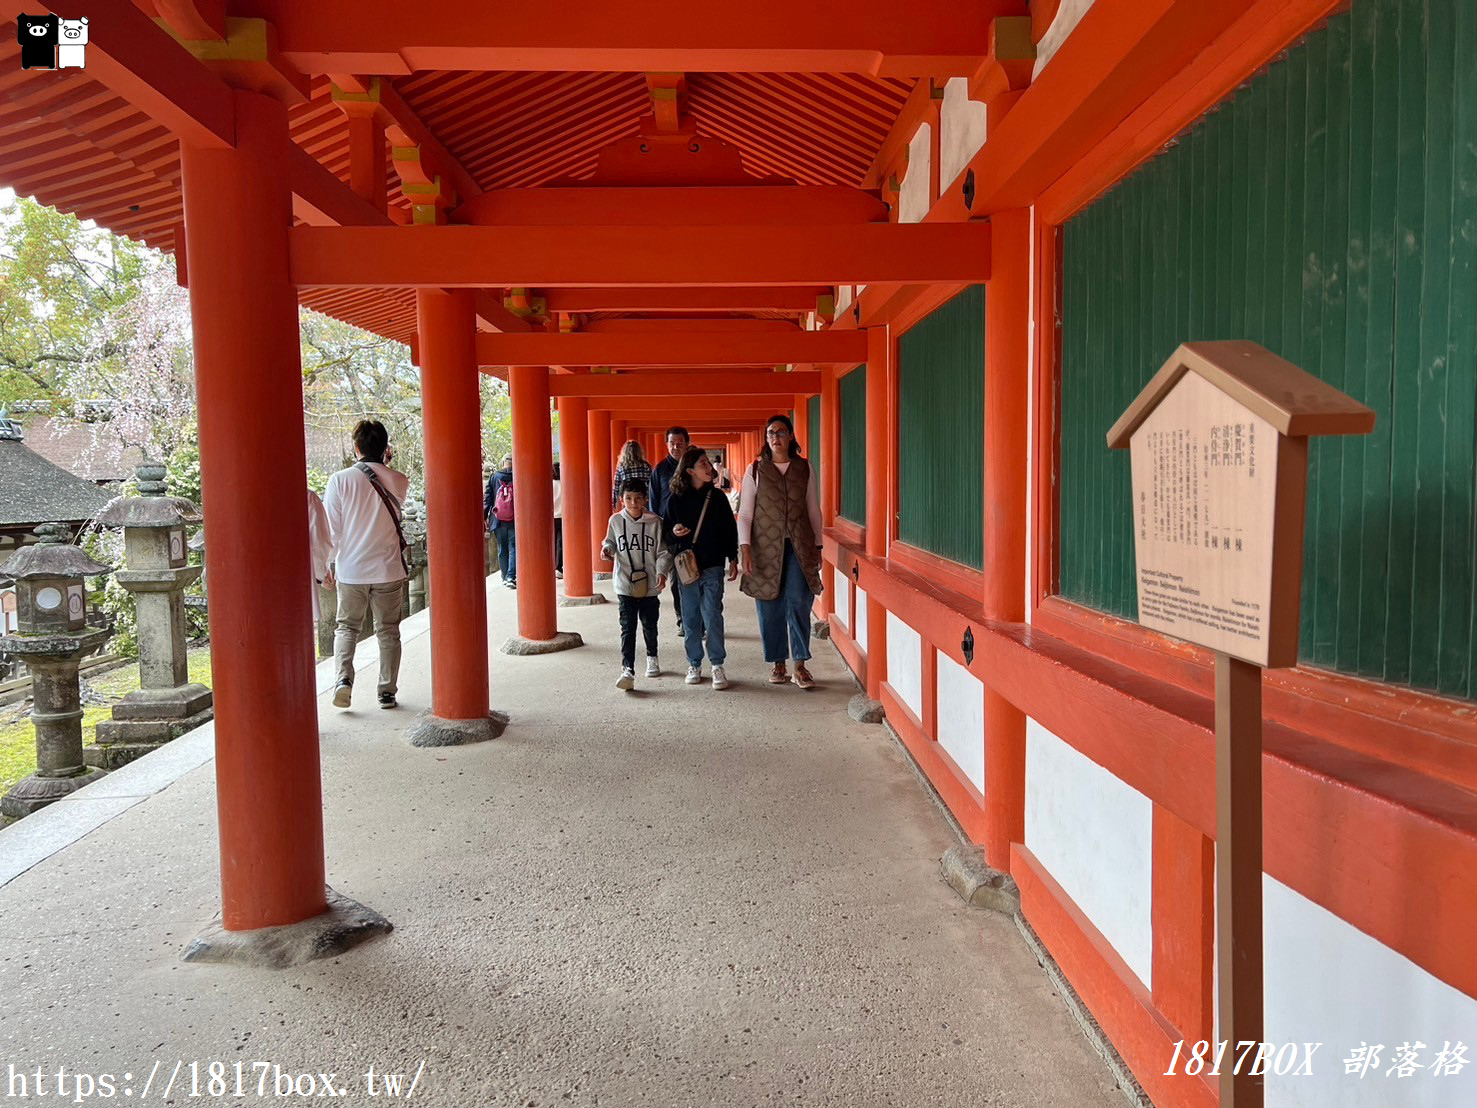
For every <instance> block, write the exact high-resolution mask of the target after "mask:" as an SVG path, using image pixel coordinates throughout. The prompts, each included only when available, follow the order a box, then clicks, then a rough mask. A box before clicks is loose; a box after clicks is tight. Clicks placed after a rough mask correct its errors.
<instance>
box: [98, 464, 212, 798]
mask: <svg viewBox="0 0 1477 1108" xmlns="http://www.w3.org/2000/svg"><path fill="white" fill-rule="evenodd" d="M136 472H137V474H138V478H139V492H140V493H141V494H142V495H140V496H119V497H116V498H114V499H113V500H112V501H111V502H109V504H108V506H107V507H105V508H104V509H103V510H102V513H101V514H100V515H99V516H98V522H99V523H101V524H102V525H103V526H105V527H114V528H122V530H123V544H124V552H125V557H126V560H127V568H125V569H122V570H119V571H118V583H119V584H120V585H122V586H123V587H124V588H125V589H127V590H128V591H129V592H130V593H132V594H133V598H134V603H135V605H136V611H137V619H138V669H139V686H140V687H139V689H138V691H136V692H131V693H129V694H128V695H127V696H125V697H124V698H123V699H122V700H121V701H119V702H118V703H117V704H115V705H114V706H113V718H112V719H111V720H104V721H103V722H102V723H99V724H98V727H97V747H96V753H95V754H94V753H93V752H92V751H89V756H90V757H93V758H95V759H96V761H97V762H98V764H100V765H102V766H104V767H106V768H108V769H117V768H118V767H119V766H121V765H124V764H126V763H128V762H131V761H133V759H135V758H137V757H139V756H140V755H142V754H147V753H148V752H149V751H150V750H153V749H155V748H156V747H159V746H161V745H163V744H164V743H167V742H169V740H171V739H174V738H178V737H179V736H180V735H182V734H184V733H185V732H186V731H189V730H191V729H192V728H195V727H198V726H199V725H200V724H202V723H204V722H205V721H206V720H208V719H210V718H211V716H212V714H213V712H214V709H213V707H212V703H211V693H210V690H209V689H208V688H206V687H205V686H204V685H201V684H198V683H192V682H191V681H190V679H189V659H188V655H187V653H186V647H187V643H186V633H185V595H184V594H185V589H186V588H187V587H188V586H189V585H191V584H192V583H193V582H194V581H195V580H196V579H197V578H198V577H199V576H200V573H201V567H200V566H192V565H190V564H189V544H188V534H187V530H188V528H190V527H192V526H194V525H195V524H198V523H199V522H200V510H199V509H198V508H196V507H195V505H194V504H192V503H190V501H188V500H185V499H184V498H182V497H178V496H168V495H166V493H167V491H168V490H167V488H166V486H165V484H164V467H163V466H162V465H155V464H145V465H141V466H139V467H138V469H137V471H136Z"/></svg>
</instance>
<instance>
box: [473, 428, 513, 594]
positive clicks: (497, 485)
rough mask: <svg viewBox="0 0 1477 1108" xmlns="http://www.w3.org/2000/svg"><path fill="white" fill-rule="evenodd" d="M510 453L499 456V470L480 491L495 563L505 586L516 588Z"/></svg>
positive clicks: (495, 471)
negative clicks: (494, 553)
mask: <svg viewBox="0 0 1477 1108" xmlns="http://www.w3.org/2000/svg"><path fill="white" fill-rule="evenodd" d="M513 509H514V503H513V455H511V454H504V455H503V465H502V468H501V469H497V470H494V471H493V473H492V476H491V477H489V478H488V479H487V489H486V491H485V492H484V493H483V494H482V514H483V517H484V518H485V519H486V520H487V526H488V528H489V529H491V531H492V533H493V535H494V536H495V537H496V538H497V564H498V568H499V569H500V570H501V571H502V575H503V585H504V586H505V587H506V588H510V589H516V588H517V587H518V532H517V528H516V526H515V523H514V511H513Z"/></svg>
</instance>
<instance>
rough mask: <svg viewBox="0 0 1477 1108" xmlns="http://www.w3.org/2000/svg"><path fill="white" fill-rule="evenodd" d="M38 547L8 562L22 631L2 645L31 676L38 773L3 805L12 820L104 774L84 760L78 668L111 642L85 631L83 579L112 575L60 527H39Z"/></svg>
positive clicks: (104, 633)
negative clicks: (97, 650) (105, 643)
mask: <svg viewBox="0 0 1477 1108" xmlns="http://www.w3.org/2000/svg"><path fill="white" fill-rule="evenodd" d="M36 534H37V535H38V536H39V537H40V540H41V541H40V542H39V543H37V544H36V545H34V546H24V547H22V548H21V549H20V550H18V551H16V553H15V554H13V555H12V556H11V558H10V560H9V561H8V562H6V563H5V565H4V567H0V568H3V572H4V573H5V574H6V576H8V577H10V578H12V579H14V581H15V592H16V619H17V630H16V631H15V632H14V633H13V634H10V635H6V636H5V637H4V638H3V639H0V644H3V645H4V648H5V652H6V653H8V654H10V655H12V656H13V657H15V658H18V659H19V660H20V661H22V662H24V663H25V664H26V667H27V668H28V669H29V670H30V671H31V688H32V706H31V720H32V722H33V723H34V725H35V728H36V772H35V773H33V774H31V776H29V777H27V778H24V779H23V780H21V781H19V782H18V783H17V784H16V785H15V787H14V788H12V789H11V790H10V791H9V792H8V793H6V794H5V796H4V798H3V799H0V814H3V815H5V816H7V817H9V818H11V819H20V818H21V817H22V816H28V815H30V814H31V813H32V812H34V811H36V810H37V809H40V808H44V807H46V806H47V805H48V804H51V803H53V802H55V801H58V800H60V799H61V798H62V797H64V796H66V795H68V794H69V793H74V792H76V791H77V790H78V789H80V788H82V786H84V785H87V784H90V783H91V782H93V781H95V780H96V779H97V778H99V777H101V776H103V774H104V773H105V772H106V771H105V770H102V769H96V768H93V767H90V766H88V765H86V764H85V763H84V762H83V760H82V698H81V689H80V687H79V685H78V678H77V663H78V662H80V661H81V660H82V657H83V656H84V655H86V654H90V653H92V651H94V650H96V649H98V647H100V646H102V645H103V643H104V642H106V641H107V638H108V632H107V631H104V630H102V629H101V628H97V627H89V626H87V594H86V591H85V590H84V588H83V583H82V579H83V578H84V577H95V576H97V575H99V574H103V573H109V572H111V571H112V567H111V566H105V565H101V564H99V563H98V562H95V561H93V560H92V559H91V558H90V557H88V555H87V553H86V552H85V551H84V550H82V549H81V548H80V547H76V546H72V545H71V544H70V543H69V542H68V541H67V540H68V538H69V536H70V531H69V529H68V528H67V527H66V526H65V525H64V524H60V523H43V524H42V525H41V526H40V527H38V528H36Z"/></svg>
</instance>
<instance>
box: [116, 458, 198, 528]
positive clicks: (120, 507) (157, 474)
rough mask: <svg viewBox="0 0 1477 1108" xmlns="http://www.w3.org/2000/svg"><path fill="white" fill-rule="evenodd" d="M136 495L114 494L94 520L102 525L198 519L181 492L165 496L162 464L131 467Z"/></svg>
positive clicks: (166, 524)
mask: <svg viewBox="0 0 1477 1108" xmlns="http://www.w3.org/2000/svg"><path fill="white" fill-rule="evenodd" d="M134 472H135V473H136V474H137V476H138V482H139V484H138V488H139V493H140V495H139V496H115V497H113V499H112V500H110V501H108V503H107V506H106V507H105V508H103V510H102V512H101V514H99V515H98V517H97V521H98V522H99V523H100V524H102V525H103V526H104V527H180V526H193V525H194V524H197V523H199V522H200V520H201V515H200V509H199V508H197V507H195V505H194V504H193V503H192V502H191V501H189V500H186V499H185V498H184V497H182V496H168V495H166V493H167V492H168V487H167V486H166V485H165V483H164V467H163V466H162V465H159V464H157V463H150V462H146V463H145V464H143V465H141V466H139V467H138V468H137V469H136V470H135V471H134Z"/></svg>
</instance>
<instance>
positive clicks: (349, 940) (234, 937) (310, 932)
mask: <svg viewBox="0 0 1477 1108" xmlns="http://www.w3.org/2000/svg"><path fill="white" fill-rule="evenodd" d="M325 891H326V892H327V896H328V908H327V910H326V911H324V912H321V913H319V914H318V915H316V916H313V917H312V918H311V919H305V920H301V921H299V922H298V923H289V924H284V925H283V926H281V927H259V928H257V929H255V930H253V931H227V930H226V929H225V927H224V926H223V925H222V924H221V921H220V918H219V917H217V918H216V919H215V921H214V922H213V923H211V925H210V926H209V927H207V928H206V929H205V930H204V931H202V932H200V934H199V935H197V936H196V937H195V938H194V939H193V940H192V941H191V943H190V945H189V946H187V947H185V952H184V954H183V955H182V960H183V961H186V962H220V963H226V964H228V965H234V966H256V967H259V968H263V969H286V968H287V967H289V966H300V965H302V964H303V963H305V962H312V961H315V960H316V959H319V958H335V957H337V956H338V955H340V954H343V953H344V952H345V951H347V950H351V949H353V948H354V947H356V946H358V945H359V944H360V943H363V942H367V941H368V940H370V939H372V938H374V937H375V936H377V935H387V934H389V933H390V931H392V930H393V929H394V925H393V924H391V923H390V921H389V920H387V919H385V917H384V916H382V915H380V914H379V913H378V912H376V911H375V910H374V909H373V908H366V907H365V906H364V905H362V904H360V903H359V902H358V901H356V900H350V899H349V898H348V897H346V896H342V895H340V894H339V893H336V892H334V891H333V890H332V889H327V890H325Z"/></svg>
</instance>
